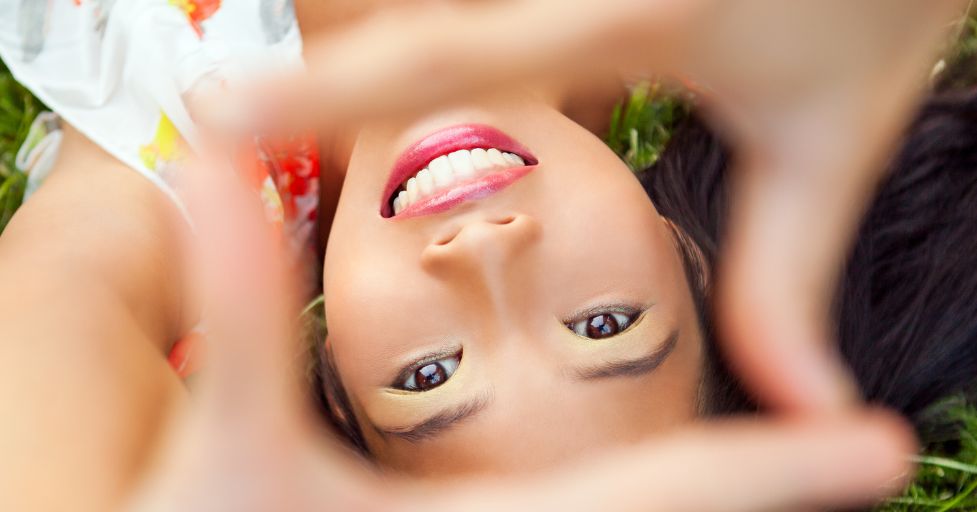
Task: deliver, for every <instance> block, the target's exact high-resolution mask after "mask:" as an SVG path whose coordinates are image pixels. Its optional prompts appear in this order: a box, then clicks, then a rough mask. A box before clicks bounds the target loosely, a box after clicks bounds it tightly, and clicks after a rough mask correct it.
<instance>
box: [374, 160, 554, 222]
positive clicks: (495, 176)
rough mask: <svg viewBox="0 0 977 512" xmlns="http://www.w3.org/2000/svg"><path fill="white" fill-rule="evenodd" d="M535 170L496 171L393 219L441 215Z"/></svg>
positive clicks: (490, 193) (430, 197) (412, 206)
mask: <svg viewBox="0 0 977 512" xmlns="http://www.w3.org/2000/svg"><path fill="white" fill-rule="evenodd" d="M535 169H536V166H535V165H526V166H523V167H512V168H509V169H504V170H501V171H495V172H492V173H490V174H486V175H485V176H481V177H478V178H475V179H472V180H470V181H465V182H461V183H458V184H456V185H453V186H452V187H451V188H448V189H445V190H442V191H440V192H438V193H435V194H434V195H432V196H428V197H426V198H424V199H422V200H420V201H418V202H416V203H414V204H412V205H410V206H408V207H407V208H404V209H403V210H401V212H400V213H398V214H397V215H396V216H394V217H392V218H393V219H394V220H397V219H409V218H411V217H420V216H422V215H431V214H434V213H441V212H445V211H448V210H450V209H452V208H454V207H455V206H458V205H460V204H462V203H465V202H468V201H477V200H479V199H484V198H486V197H488V196H491V195H492V194H495V193H496V192H499V191H501V190H502V189H504V188H506V187H508V186H509V185H512V184H513V183H515V182H516V181H519V179H520V178H522V177H523V176H526V175H527V174H529V173H531V172H533V171H534V170H535Z"/></svg>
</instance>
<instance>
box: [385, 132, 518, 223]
mask: <svg viewBox="0 0 977 512" xmlns="http://www.w3.org/2000/svg"><path fill="white" fill-rule="evenodd" d="M476 148H496V149H498V150H499V151H505V152H509V153H515V154H517V155H519V156H520V157H522V159H523V160H524V161H525V162H526V165H527V166H532V165H536V164H537V160H536V158H535V157H534V156H533V155H532V154H531V153H530V152H529V150H528V149H526V147H525V146H523V145H522V144H520V143H519V142H517V141H516V140H515V139H513V138H512V137H510V136H508V135H506V134H505V133H503V132H502V131H500V130H498V129H497V128H494V127H491V126H488V125H484V124H461V125H455V126H449V127H447V128H443V129H441V130H438V131H436V132H434V133H432V134H430V135H427V136H426V137H424V138H422V139H421V140H419V141H417V142H415V143H414V144H411V145H410V146H408V147H407V149H405V150H404V152H403V153H401V155H400V157H399V158H398V159H397V162H396V163H395V164H394V166H393V169H391V171H390V177H389V178H388V180H387V185H386V187H384V189H383V196H382V197H381V200H380V201H381V207H380V214H381V215H382V216H383V217H391V216H392V215H393V211H392V209H391V206H390V199H391V195H392V194H393V193H394V191H396V190H397V189H398V188H399V187H400V185H401V184H402V183H403V182H404V181H405V180H407V179H408V178H410V177H411V176H413V175H414V174H417V172H419V171H420V170H421V169H423V168H424V166H426V165H427V164H428V163H429V162H430V161H431V160H434V159H435V158H438V157H439V156H442V155H447V154H449V153H452V152H454V151H459V150H462V149H476Z"/></svg>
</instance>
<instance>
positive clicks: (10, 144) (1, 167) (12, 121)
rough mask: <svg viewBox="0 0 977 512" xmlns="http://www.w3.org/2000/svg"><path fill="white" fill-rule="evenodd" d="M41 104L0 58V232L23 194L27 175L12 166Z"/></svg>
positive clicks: (40, 108) (41, 107)
mask: <svg viewBox="0 0 977 512" xmlns="http://www.w3.org/2000/svg"><path fill="white" fill-rule="evenodd" d="M43 109H44V106H43V105H42V104H41V102H40V101H38V100H37V98H35V97H34V96H33V95H32V94H31V93H30V92H28V91H27V89H25V88H24V87H22V86H21V85H20V84H18V83H17V81H16V80H14V77H13V75H11V74H10V71H9V70H8V69H7V66H5V65H4V64H3V63H2V62H0V233H2V232H3V229H4V228H5V227H6V226H7V223H8V222H10V217H11V216H13V214H14V212H15V211H17V208H18V207H20V203H21V202H22V201H23V198H24V189H25V188H26V187H27V176H25V175H24V174H23V173H22V172H20V171H18V170H17V168H16V167H15V166H14V157H15V156H16V155H17V150H18V149H19V148H20V145H21V144H22V143H23V142H24V139H25V138H26V137H27V131H28V130H29V129H30V126H31V122H33V121H34V118H35V117H36V116H37V114H38V113H39V112H41V111H42V110H43Z"/></svg>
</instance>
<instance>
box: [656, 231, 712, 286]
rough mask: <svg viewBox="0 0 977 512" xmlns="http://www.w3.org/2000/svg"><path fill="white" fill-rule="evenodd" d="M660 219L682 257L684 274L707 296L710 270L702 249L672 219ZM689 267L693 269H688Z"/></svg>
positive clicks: (710, 278) (710, 282)
mask: <svg viewBox="0 0 977 512" xmlns="http://www.w3.org/2000/svg"><path fill="white" fill-rule="evenodd" d="M660 218H661V220H662V222H664V223H665V225H666V226H668V229H669V230H671V232H672V238H673V240H674V241H675V245H676V248H677V249H678V250H679V252H680V254H681V256H682V257H683V258H682V259H683V263H684V264H685V265H686V272H687V273H688V274H689V275H690V277H692V276H694V277H695V281H694V282H692V283H691V284H694V285H695V286H697V287H698V288H699V289H700V290H701V291H702V292H703V294H705V295H709V292H710V291H711V287H712V269H711V268H710V266H709V262H708V261H707V260H706V256H705V253H703V252H702V248H701V247H699V244H697V243H696V242H695V240H694V239H693V238H692V237H691V236H689V234H688V233H687V232H686V231H685V230H684V229H682V228H681V227H680V226H679V225H678V224H676V223H674V222H672V219H669V218H667V217H665V216H660ZM689 265H691V266H692V267H693V268H688V266H689Z"/></svg>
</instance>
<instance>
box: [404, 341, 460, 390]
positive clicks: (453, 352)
mask: <svg viewBox="0 0 977 512" xmlns="http://www.w3.org/2000/svg"><path fill="white" fill-rule="evenodd" d="M461 355H462V348H461V347H450V348H443V349H441V350H438V351H436V352H430V353H427V354H424V355H423V356H421V357H420V358H418V359H416V360H415V361H414V362H412V363H410V364H408V365H407V366H405V367H404V369H402V370H400V372H399V373H398V374H397V376H396V377H394V379H393V382H391V384H390V385H389V387H391V388H393V389H395V390H397V391H406V392H410V393H414V392H415V391H413V390H409V389H403V388H401V383H402V382H404V381H406V380H407V379H408V378H409V377H410V376H411V375H413V374H414V372H416V371H417V370H420V369H421V368H423V367H424V366H425V365H428V364H431V363H434V362H437V361H440V360H442V359H446V358H449V357H458V360H459V361H460V360H461Z"/></svg>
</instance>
